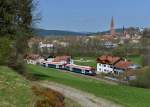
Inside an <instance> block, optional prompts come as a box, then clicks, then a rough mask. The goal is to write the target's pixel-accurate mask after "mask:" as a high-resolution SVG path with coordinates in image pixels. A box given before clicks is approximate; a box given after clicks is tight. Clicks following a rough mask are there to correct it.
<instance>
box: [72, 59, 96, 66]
mask: <svg viewBox="0 0 150 107" xmlns="http://www.w3.org/2000/svg"><path fill="white" fill-rule="evenodd" d="M74 63H75V64H77V65H83V66H92V67H96V58H94V57H75V59H74Z"/></svg>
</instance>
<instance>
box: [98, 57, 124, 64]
mask: <svg viewBox="0 0 150 107" xmlns="http://www.w3.org/2000/svg"><path fill="white" fill-rule="evenodd" d="M120 59H121V58H120V57H115V56H110V55H103V56H101V57H99V58H97V62H100V63H104V64H114V63H116V62H117V61H119V60H120Z"/></svg>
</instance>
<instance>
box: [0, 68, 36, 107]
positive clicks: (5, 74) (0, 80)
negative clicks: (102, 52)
mask: <svg viewBox="0 0 150 107" xmlns="http://www.w3.org/2000/svg"><path fill="white" fill-rule="evenodd" d="M35 99H36V98H35V96H34V94H33V92H32V90H31V86H30V84H29V81H27V80H26V79H25V78H23V77H22V76H20V75H19V74H17V73H16V72H14V71H13V70H11V69H9V68H8V67H4V66H0V107H33V105H34V102H35Z"/></svg>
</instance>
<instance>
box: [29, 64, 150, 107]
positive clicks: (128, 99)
mask: <svg viewBox="0 0 150 107" xmlns="http://www.w3.org/2000/svg"><path fill="white" fill-rule="evenodd" d="M28 70H29V71H30V73H31V74H32V75H34V76H35V77H37V78H38V79H41V80H49V81H54V82H57V83H61V84H65V85H68V86H71V87H74V88H77V89H80V90H83V91H86V92H89V93H92V94H94V95H95V96H98V97H102V98H105V99H109V100H112V101H114V102H116V103H119V104H122V105H124V106H126V107H150V89H142V88H134V87H128V86H122V85H110V84H107V83H104V82H101V81H97V80H93V79H89V78H80V77H79V76H75V75H73V74H70V73H67V72H60V71H59V70H55V69H50V68H44V67H40V66H33V65H28Z"/></svg>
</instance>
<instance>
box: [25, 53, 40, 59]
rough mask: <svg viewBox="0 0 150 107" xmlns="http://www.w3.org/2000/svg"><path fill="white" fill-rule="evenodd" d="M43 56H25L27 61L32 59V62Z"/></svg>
mask: <svg viewBox="0 0 150 107" xmlns="http://www.w3.org/2000/svg"><path fill="white" fill-rule="evenodd" d="M40 57H41V56H40V55H38V54H31V53H30V54H26V55H25V56H24V58H25V59H31V60H36V59H39V58H40Z"/></svg>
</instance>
